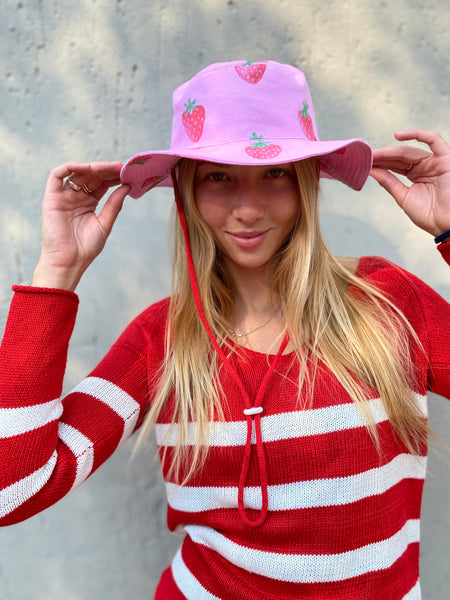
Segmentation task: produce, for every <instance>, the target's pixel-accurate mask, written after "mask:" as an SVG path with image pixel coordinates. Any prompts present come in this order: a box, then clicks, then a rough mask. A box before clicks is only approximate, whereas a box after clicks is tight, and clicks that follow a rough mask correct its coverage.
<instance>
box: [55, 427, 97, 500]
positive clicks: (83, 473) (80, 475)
mask: <svg viewBox="0 0 450 600" xmlns="http://www.w3.org/2000/svg"><path fill="white" fill-rule="evenodd" d="M59 437H60V439H61V440H62V441H63V442H64V443H65V444H66V446H68V448H69V449H70V450H71V451H72V454H73V455H74V456H75V458H76V460H77V474H76V477H75V481H74V483H73V485H72V488H71V489H72V490H73V489H75V488H76V487H77V486H79V485H80V483H83V481H84V480H85V479H87V478H88V477H89V475H90V474H91V472H92V467H93V465H94V445H93V443H92V442H91V440H90V439H89V438H87V437H86V436H85V435H83V434H82V433H81V432H80V431H78V430H77V429H75V427H72V426H71V425H68V424H67V423H60V424H59Z"/></svg>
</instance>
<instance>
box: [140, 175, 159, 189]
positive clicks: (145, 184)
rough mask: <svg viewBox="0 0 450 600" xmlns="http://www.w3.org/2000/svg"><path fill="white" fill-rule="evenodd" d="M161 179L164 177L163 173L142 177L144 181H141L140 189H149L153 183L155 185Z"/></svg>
mask: <svg viewBox="0 0 450 600" xmlns="http://www.w3.org/2000/svg"><path fill="white" fill-rule="evenodd" d="M163 179H164V175H163V176H161V175H152V176H151V177H147V179H144V181H143V182H142V183H141V188H142V189H144V188H148V189H149V190H150V189H151V188H152V187H155V185H157V184H158V183H159V182H160V181H162V180H163ZM147 191H148V190H147Z"/></svg>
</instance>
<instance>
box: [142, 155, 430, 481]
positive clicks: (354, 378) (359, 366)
mask: <svg viewBox="0 0 450 600" xmlns="http://www.w3.org/2000/svg"><path fill="white" fill-rule="evenodd" d="M196 164H197V163H196V161H191V160H187V159H183V160H181V161H180V164H179V174H178V181H179V189H180V194H181V197H182V199H183V206H184V212H185V215H186V221H187V223H188V227H189V236H190V245H191V251H192V257H193V261H194V265H195V271H196V275H197V279H198V286H199V290H200V296H201V300H202V306H203V310H204V314H205V317H206V319H207V321H208V323H209V325H210V327H211V330H212V332H213V335H214V337H215V338H216V340H217V342H218V344H219V345H221V346H225V347H228V351H229V352H231V351H233V350H232V348H231V346H230V345H229V344H228V343H227V337H228V336H229V331H230V321H231V320H232V319H233V316H234V303H233V281H232V280H231V279H230V278H229V276H228V275H227V273H226V271H225V269H224V267H223V263H222V261H221V260H220V252H219V250H218V248H217V246H216V244H215V241H214V238H213V236H212V234H211V232H210V230H209V228H208V226H207V225H206V224H205V222H204V221H203V220H202V218H201V216H200V214H199V212H198V210H197V207H196V204H195V200H194V192H193V182H194V175H195V170H196ZM294 166H295V171H296V174H297V178H298V186H299V196H300V201H301V211H300V215H299V219H298V221H297V223H296V225H295V227H294V229H293V230H292V232H291V234H290V236H289V239H288V240H287V241H286V242H285V243H284V244H283V245H282V247H281V248H280V249H279V251H278V253H277V254H276V255H275V256H274V257H273V262H274V265H273V266H274V273H275V275H274V279H273V285H272V293H273V298H274V302H276V304H277V305H280V307H281V314H282V315H283V317H284V319H285V322H286V326H287V330H288V332H289V336H290V340H291V341H292V343H293V345H294V347H295V353H296V358H297V360H298V363H299V381H298V398H299V401H300V397H301V395H302V396H303V397H306V398H309V401H310V402H311V401H312V399H313V394H314V379H315V373H316V372H317V369H318V368H319V365H320V363H322V364H323V365H325V366H326V367H327V368H328V369H329V370H330V371H331V373H332V374H333V375H335V376H336V378H337V379H338V380H339V381H340V382H341V384H342V385H343V387H344V388H345V389H346V391H347V392H348V393H349V394H350V396H351V398H352V399H353V400H354V402H355V403H356V405H357V407H358V409H359V410H360V412H361V414H362V416H363V418H364V421H365V423H366V426H367V428H368V431H369V433H370V435H371V437H372V439H373V442H374V444H375V445H376V447H377V449H378V451H379V452H381V449H380V443H379V438H378V435H377V429H376V425H375V420H374V417H373V415H372V413H371V410H370V406H369V404H368V402H367V390H368V387H370V388H373V389H375V390H376V391H377V393H378V394H379V396H380V398H381V400H382V402H383V406H384V409H385V412H386V414H387V416H388V418H389V420H390V422H391V424H392V427H393V429H394V432H395V433H396V435H397V436H398V438H399V440H401V442H403V443H404V444H405V446H406V447H407V448H408V450H409V451H410V452H412V453H414V454H418V453H419V451H420V448H421V446H422V444H423V443H424V442H425V440H426V437H427V425H426V422H425V420H424V416H423V414H422V413H421V411H420V409H419V407H418V406H417V403H416V401H415V399H414V396H413V393H412V390H414V389H415V387H416V386H415V368H414V363H413V360H412V348H415V349H416V350H419V351H420V348H421V347H420V342H419V341H418V339H417V336H416V335H415V333H414V331H413V330H412V327H411V326H410V325H409V323H408V322H407V321H406V319H405V317H404V316H403V314H402V313H401V312H400V311H399V310H398V309H397V308H396V306H395V305H394V304H393V303H392V302H390V301H389V299H388V298H386V297H385V296H384V295H383V294H382V293H381V292H380V291H379V290H378V289H376V288H375V287H374V286H372V285H370V284H369V283H367V282H366V281H363V280H362V279H360V278H359V277H356V276H354V275H353V274H352V273H350V272H349V271H348V270H347V269H345V268H344V267H343V266H342V265H341V264H340V263H339V261H338V260H337V259H336V258H335V257H334V256H333V255H332V254H331V253H330V251H329V249H328V248H327V246H326V244H325V242H324V239H323V237H322V234H321V231H320V226H319V222H318V218H317V201H318V195H319V162H318V159H316V158H311V159H306V160H303V161H299V162H297V163H294ZM173 266H174V271H173V289H172V295H171V300H170V306H169V315H168V322H167V327H166V340H165V344H166V346H165V348H166V350H165V361H164V364H163V365H162V367H161V372H160V374H159V384H158V386H157V390H156V393H155V395H154V397H153V400H152V405H151V409H150V411H149V414H148V416H147V418H146V421H145V423H144V425H143V427H142V430H141V434H140V436H139V439H138V446H139V445H140V444H141V443H142V441H143V439H144V438H145V437H146V436H147V433H148V431H149V429H150V427H151V426H152V424H153V423H155V422H156V421H157V419H158V416H159V414H160V413H161V410H162V409H163V407H164V406H165V404H166V402H167V399H168V398H169V396H170V395H171V394H173V397H174V398H175V399H176V400H175V402H174V410H173V416H172V423H171V427H170V429H169V434H168V435H170V434H171V432H172V429H173V427H174V425H175V424H176V425H177V427H176V429H177V439H176V447H175V451H174V453H173V456H172V455H171V465H170V471H169V473H170V476H175V477H176V478H178V477H179V473H180V472H181V470H182V471H183V472H184V473H185V476H184V477H183V481H180V483H185V482H186V481H187V480H188V479H189V478H190V477H191V476H192V475H193V474H194V473H195V472H196V469H197V468H200V467H201V465H202V463H203V461H204V458H205V456H206V453H207V449H208V444H209V434H210V431H209V427H208V425H209V423H210V422H211V421H213V420H214V418H217V417H219V418H222V419H223V410H222V403H221V389H220V384H219V380H218V377H217V375H218V360H217V354H216V352H215V351H214V350H213V348H212V344H211V341H210V339H209V338H208V335H207V333H206V331H205V328H204V326H203V324H202V323H201V321H200V318H199V315H198V311H197V308H196V306H195V302H194V298H193V294H192V290H191V284H190V280H189V276H188V272H187V267H186V248H185V242H184V238H183V233H182V229H181V226H180V223H179V221H178V219H177V220H176V223H175V255H174V262H173ZM192 422H195V424H196V427H195V428H194V431H195V440H194V444H193V445H191V446H190V445H189V444H192V439H191V437H190V430H191V427H190V423H192ZM166 453H167V446H165V448H164V450H163V456H162V458H163V461H164V460H165V459H166Z"/></svg>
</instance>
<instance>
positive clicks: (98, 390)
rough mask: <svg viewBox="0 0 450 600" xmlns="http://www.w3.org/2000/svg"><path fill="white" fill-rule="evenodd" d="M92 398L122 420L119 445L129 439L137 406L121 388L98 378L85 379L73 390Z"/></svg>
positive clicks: (135, 419) (137, 410) (137, 414)
mask: <svg viewBox="0 0 450 600" xmlns="http://www.w3.org/2000/svg"><path fill="white" fill-rule="evenodd" d="M74 392H79V393H82V394H88V395H89V396H93V397H94V398H97V400H100V401H101V402H104V403H105V404H107V405H108V406H109V407H110V408H112V410H113V411H114V412H116V413H117V414H118V415H119V417H122V419H123V420H124V431H123V435H122V438H121V440H120V442H119V445H120V444H121V443H122V442H124V441H125V440H126V439H128V438H129V437H130V435H131V434H132V433H133V431H134V428H135V426H136V422H137V420H138V417H139V410H140V407H139V404H138V402H136V400H135V399H134V398H133V397H132V396H130V394H127V392H125V391H124V390H122V388H120V387H119V386H117V385H115V384H114V383H111V382H110V381H108V380H107V379H102V378H100V377H86V379H83V381H81V382H80V383H79V384H78V385H77V386H76V387H75V388H74V389H73V390H72V393H74Z"/></svg>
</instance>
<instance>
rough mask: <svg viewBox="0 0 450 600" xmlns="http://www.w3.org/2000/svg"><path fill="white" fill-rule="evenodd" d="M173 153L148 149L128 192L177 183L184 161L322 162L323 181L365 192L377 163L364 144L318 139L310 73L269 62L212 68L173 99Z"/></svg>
mask: <svg viewBox="0 0 450 600" xmlns="http://www.w3.org/2000/svg"><path fill="white" fill-rule="evenodd" d="M173 108H174V115H173V123H172V141H171V146H170V149H169V150H155V151H149V152H143V153H140V154H136V155H134V156H133V157H131V158H130V159H129V160H128V161H127V163H126V164H125V165H124V166H123V168H122V171H121V180H122V182H123V183H127V184H129V185H130V186H131V191H130V195H131V196H132V197H134V198H138V197H139V196H142V194H144V193H145V192H147V191H148V190H150V189H151V188H152V187H155V186H167V185H169V186H170V185H172V178H171V169H172V168H173V166H174V165H175V164H176V162H177V160H178V159H179V158H180V157H183V158H188V159H192V160H204V161H210V162H215V163H226V164H238V165H278V164H281V163H288V162H294V161H298V160H304V159H307V158H309V157H317V159H318V161H319V166H320V176H321V177H328V178H331V179H337V180H339V181H342V182H343V183H345V184H346V185H348V186H350V187H351V188H353V189H356V190H359V189H361V187H362V186H363V184H364V182H365V181H366V179H367V177H368V175H369V172H370V168H371V165H372V151H371V148H370V146H369V145H368V144H367V142H365V141H364V140H361V139H347V140H329V141H326V140H325V141H324V140H322V141H321V140H319V136H318V131H317V125H316V119H315V114H314V107H313V103H312V100H311V95H310V92H309V89H308V84H307V82H306V78H305V76H304V74H303V73H302V72H301V71H300V70H299V69H297V68H295V67H293V66H291V65H285V64H281V63H278V62H275V61H271V60H262V61H257V62H251V61H243V60H241V61H233V62H224V63H214V64H212V65H210V66H208V67H206V68H205V69H203V70H202V71H200V72H199V73H197V75H194V77H192V78H191V79H190V80H189V81H187V82H186V83H183V84H182V85H181V86H180V87H178V88H177V89H176V90H175V92H174V94H173Z"/></svg>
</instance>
